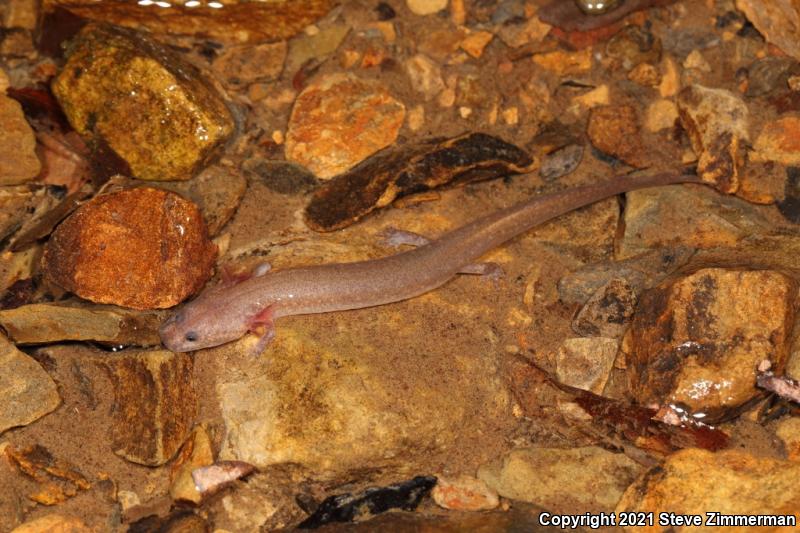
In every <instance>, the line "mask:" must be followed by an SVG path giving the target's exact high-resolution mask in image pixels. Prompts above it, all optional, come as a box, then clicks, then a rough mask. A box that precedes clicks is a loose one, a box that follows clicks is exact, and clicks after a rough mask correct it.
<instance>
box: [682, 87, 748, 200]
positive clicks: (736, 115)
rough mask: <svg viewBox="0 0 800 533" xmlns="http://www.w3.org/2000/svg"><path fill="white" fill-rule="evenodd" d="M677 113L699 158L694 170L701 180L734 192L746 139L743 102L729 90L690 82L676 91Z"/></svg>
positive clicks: (746, 121)
mask: <svg viewBox="0 0 800 533" xmlns="http://www.w3.org/2000/svg"><path fill="white" fill-rule="evenodd" d="M678 113H679V115H680V119H681V123H682V124H683V127H684V129H686V132H687V133H688V134H689V139H690V140H691V141H692V148H693V149H694V152H695V153H696V154H697V156H698V158H699V161H698V165H697V172H698V174H699V175H700V176H701V177H702V178H703V181H706V182H708V183H713V184H714V185H715V186H716V187H717V188H718V189H720V190H721V191H723V192H727V193H731V192H735V191H736V190H737V189H738V188H739V174H740V172H741V171H742V167H743V166H744V164H745V145H746V143H747V142H748V139H749V134H748V127H749V124H748V121H749V111H748V109H747V106H746V105H745V103H744V102H742V100H741V99H740V98H739V97H737V96H736V95H735V94H733V93H732V92H730V91H726V90H724V89H709V88H707V87H703V86H702V85H691V86H689V87H686V88H685V89H683V90H682V91H681V92H680V94H679V95H678Z"/></svg>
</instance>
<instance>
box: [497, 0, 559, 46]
mask: <svg viewBox="0 0 800 533" xmlns="http://www.w3.org/2000/svg"><path fill="white" fill-rule="evenodd" d="M502 5H503V4H501V5H500V7H502ZM528 5H531V4H528ZM497 11H498V12H499V11H500V9H498V10H497ZM552 28H553V27H552V26H550V25H549V24H545V23H544V22H542V21H541V20H539V17H537V16H535V15H534V16H531V17H529V18H527V19H525V18H524V14H523V15H521V16H519V17H517V16H515V15H510V16H509V20H507V21H504V22H503V21H501V26H500V29H499V30H498V31H497V36H498V37H499V38H500V40H501V41H503V42H504V43H505V44H506V45H507V46H509V47H511V48H519V47H520V46H523V45H526V44H529V43H538V42H540V41H541V40H542V39H544V38H545V37H546V36H547V34H548V33H550V30H551V29H552Z"/></svg>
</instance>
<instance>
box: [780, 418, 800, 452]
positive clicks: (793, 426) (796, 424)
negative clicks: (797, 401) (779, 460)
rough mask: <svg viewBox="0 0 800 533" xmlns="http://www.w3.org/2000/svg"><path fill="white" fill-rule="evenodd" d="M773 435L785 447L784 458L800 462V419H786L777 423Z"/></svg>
mask: <svg viewBox="0 0 800 533" xmlns="http://www.w3.org/2000/svg"><path fill="white" fill-rule="evenodd" d="M775 434H776V435H777V436H778V438H780V439H781V440H782V441H783V444H784V445H785V446H786V457H787V458H788V459H789V460H790V461H796V462H800V418H797V417H788V418H783V419H781V420H780V421H779V422H778V425H777V427H776V428H775Z"/></svg>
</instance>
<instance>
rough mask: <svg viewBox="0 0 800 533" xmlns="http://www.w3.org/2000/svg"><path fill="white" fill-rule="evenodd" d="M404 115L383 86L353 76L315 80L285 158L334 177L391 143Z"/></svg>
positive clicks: (298, 108)
mask: <svg viewBox="0 0 800 533" xmlns="http://www.w3.org/2000/svg"><path fill="white" fill-rule="evenodd" d="M405 115H406V108H405V106H404V105H403V104H402V103H401V102H399V101H398V100H396V99H395V98H394V97H392V95H391V94H389V92H388V91H387V90H386V89H385V88H384V87H382V86H379V85H375V84H372V83H369V82H366V81H364V80H361V79H359V78H357V77H355V76H353V75H349V74H334V75H332V76H326V77H323V78H320V79H316V80H314V81H313V82H312V83H311V84H310V85H309V86H308V87H306V88H305V89H304V90H303V92H302V93H300V95H299V96H298V97H297V100H296V101H295V104H294V108H293V109H292V115H291V118H290V119H289V129H288V131H287V132H286V157H287V159H289V160H292V161H295V162H297V163H300V164H301V165H304V166H306V167H308V169H309V170H311V171H312V172H314V174H316V175H317V176H318V177H320V178H323V179H327V178H332V177H333V176H335V175H337V174H339V173H341V172H344V171H345V170H347V169H348V168H350V167H352V166H353V165H355V164H356V163H358V162H360V161H361V160H363V159H365V158H366V157H368V156H369V155H371V154H373V153H374V152H377V151H378V150H380V149H381V148H385V147H386V146H389V145H390V144H392V143H393V142H394V140H395V138H397V133H398V131H399V130H400V127H401V126H402V125H403V121H404V120H405Z"/></svg>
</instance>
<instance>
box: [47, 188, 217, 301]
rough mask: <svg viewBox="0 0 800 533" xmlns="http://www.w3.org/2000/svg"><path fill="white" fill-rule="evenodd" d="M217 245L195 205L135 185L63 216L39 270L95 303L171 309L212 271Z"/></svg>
mask: <svg viewBox="0 0 800 533" xmlns="http://www.w3.org/2000/svg"><path fill="white" fill-rule="evenodd" d="M215 258H216V247H215V246H214V244H212V243H211V241H209V240H208V232H207V230H206V227H205V223H204V222H203V220H202V217H201V215H200V212H199V210H198V209H197V206H195V205H194V204H193V203H191V202H189V201H187V200H184V199H183V198H182V197H180V196H178V195H177V194H174V193H171V192H168V191H164V190H161V189H153V188H150V187H141V188H137V189H131V190H127V191H120V192H116V193H111V194H107V195H103V196H98V197H96V198H94V199H93V200H91V201H90V202H87V203H85V204H83V205H82V206H81V207H80V208H79V209H77V210H76V211H75V212H74V213H73V214H72V215H70V216H69V218H67V219H66V220H65V221H64V222H62V223H61V224H60V225H59V226H58V228H57V229H56V231H55V232H54V233H53V235H52V236H51V238H50V240H49V241H48V243H47V246H46V248H45V253H44V257H43V260H42V264H43V267H44V271H45V276H46V277H47V278H48V279H50V280H52V281H53V282H55V283H56V284H57V285H59V286H61V287H63V288H65V289H67V290H69V291H71V292H73V293H75V294H77V295H78V296H80V297H82V298H85V299H87V300H91V301H93V302H96V303H111V304H115V305H121V306H123V307H132V308H134V309H153V308H166V307H171V306H173V305H175V304H177V303H179V302H181V301H182V300H184V299H185V298H186V297H187V296H189V295H190V294H193V293H194V292H196V291H197V290H198V289H200V287H202V286H203V284H205V282H206V281H207V280H208V279H209V278H210V277H211V271H212V267H213V265H214V260H215Z"/></svg>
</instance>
